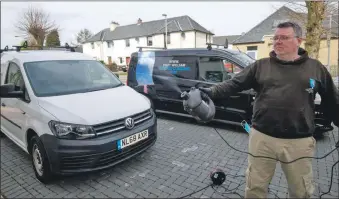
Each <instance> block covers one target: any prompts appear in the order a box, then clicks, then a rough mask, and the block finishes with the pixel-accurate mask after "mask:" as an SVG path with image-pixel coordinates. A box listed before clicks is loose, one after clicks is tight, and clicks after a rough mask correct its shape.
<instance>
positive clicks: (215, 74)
mask: <svg viewBox="0 0 339 199" xmlns="http://www.w3.org/2000/svg"><path fill="white" fill-rule="evenodd" d="M227 79H230V76H229V75H228V74H227V72H226V70H225V68H224V63H223V60H222V59H221V58H217V57H200V60H199V80H203V81H207V82H223V81H224V80H227Z"/></svg>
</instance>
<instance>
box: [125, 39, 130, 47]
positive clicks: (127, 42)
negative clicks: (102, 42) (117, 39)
mask: <svg viewBox="0 0 339 199" xmlns="http://www.w3.org/2000/svg"><path fill="white" fill-rule="evenodd" d="M125 43H126V47H129V46H130V43H129V39H126V40H125Z"/></svg>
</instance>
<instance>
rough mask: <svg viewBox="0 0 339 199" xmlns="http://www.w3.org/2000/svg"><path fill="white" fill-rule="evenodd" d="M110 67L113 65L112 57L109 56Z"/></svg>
mask: <svg viewBox="0 0 339 199" xmlns="http://www.w3.org/2000/svg"><path fill="white" fill-rule="evenodd" d="M108 65H112V57H111V56H108Z"/></svg>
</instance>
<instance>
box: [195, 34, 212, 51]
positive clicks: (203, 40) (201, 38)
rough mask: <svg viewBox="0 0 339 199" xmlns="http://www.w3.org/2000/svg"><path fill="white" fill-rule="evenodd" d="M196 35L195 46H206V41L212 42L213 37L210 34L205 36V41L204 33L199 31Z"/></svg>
mask: <svg viewBox="0 0 339 199" xmlns="http://www.w3.org/2000/svg"><path fill="white" fill-rule="evenodd" d="M196 37H197V41H196V42H197V48H207V45H206V43H212V42H213V37H212V36H210V37H209V36H207V41H206V34H205V33H201V32H196Z"/></svg>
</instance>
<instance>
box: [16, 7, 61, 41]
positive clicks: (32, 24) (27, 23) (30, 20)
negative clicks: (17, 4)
mask: <svg viewBox="0 0 339 199" xmlns="http://www.w3.org/2000/svg"><path fill="white" fill-rule="evenodd" d="M15 27H16V28H17V30H18V31H19V32H20V33H21V34H23V35H24V36H25V37H26V38H30V37H33V38H34V40H35V41H36V43H37V45H38V46H43V44H44V41H45V37H46V36H47V35H48V34H49V33H50V32H51V31H52V30H57V29H58V27H57V26H56V25H55V23H54V21H51V20H50V18H49V14H48V13H46V12H45V11H44V10H42V9H39V8H34V7H29V8H27V10H25V11H24V12H23V13H22V16H21V17H20V18H19V21H18V23H17V24H16V25H15Z"/></svg>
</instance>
